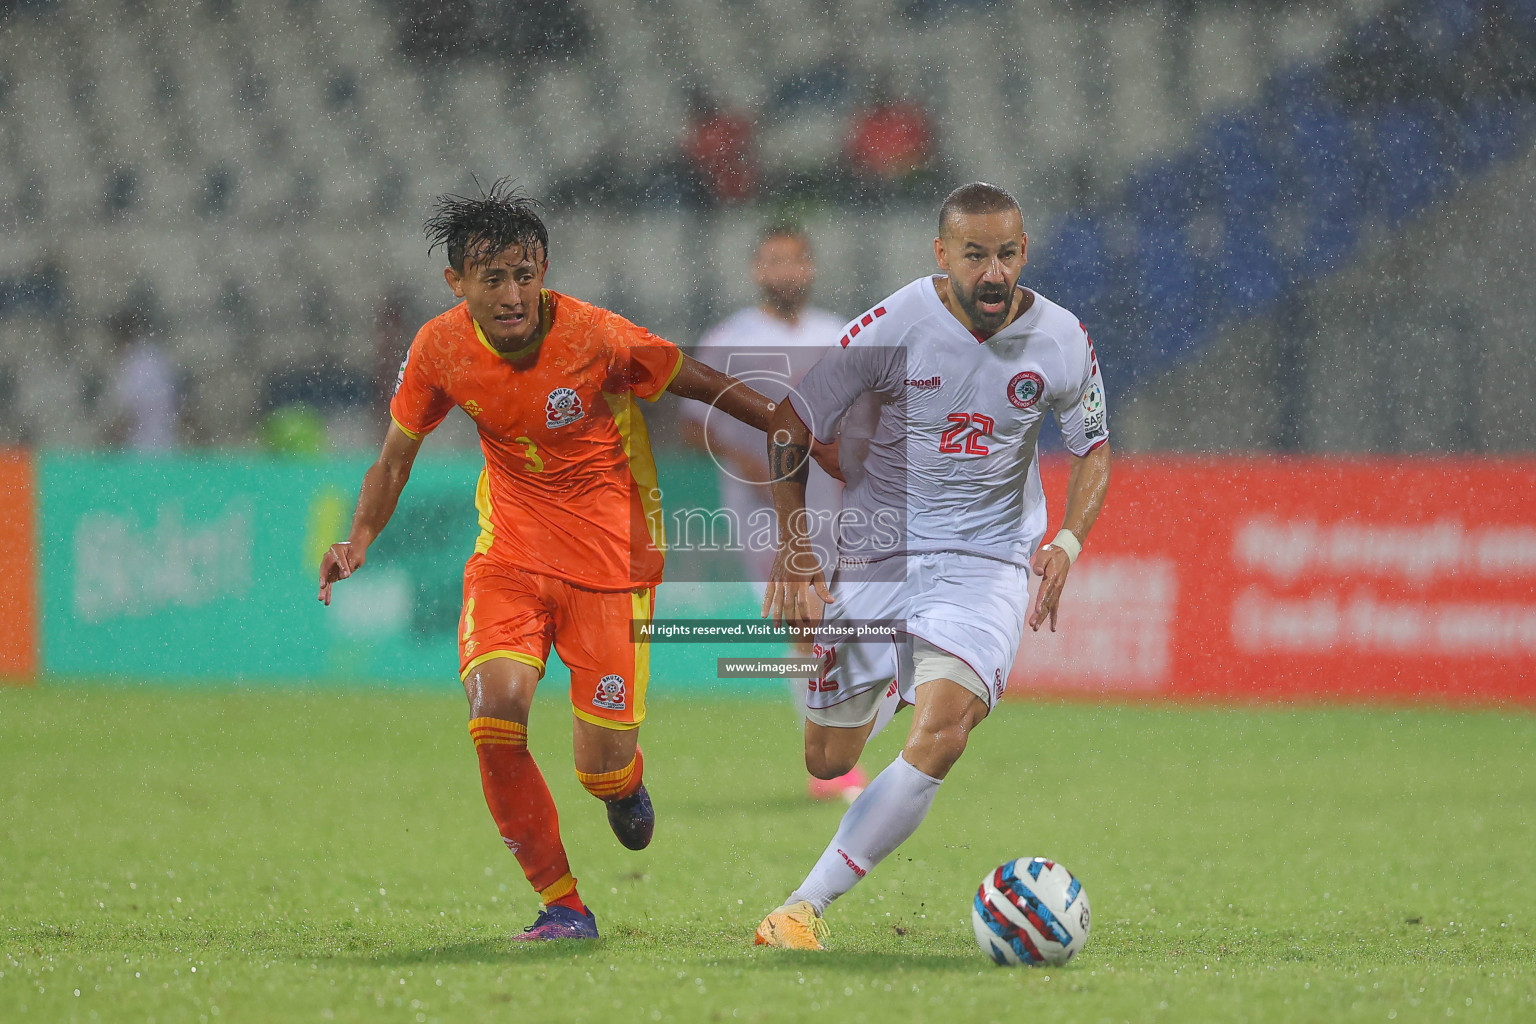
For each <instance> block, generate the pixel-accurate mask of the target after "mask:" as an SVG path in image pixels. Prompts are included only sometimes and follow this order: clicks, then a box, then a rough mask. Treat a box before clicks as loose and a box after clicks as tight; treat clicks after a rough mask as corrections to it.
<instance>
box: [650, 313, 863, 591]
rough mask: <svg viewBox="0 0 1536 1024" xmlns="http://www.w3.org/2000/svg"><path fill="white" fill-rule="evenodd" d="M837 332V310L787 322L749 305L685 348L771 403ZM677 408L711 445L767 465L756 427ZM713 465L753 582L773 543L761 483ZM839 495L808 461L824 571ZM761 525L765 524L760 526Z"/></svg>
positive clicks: (765, 566) (762, 578)
mask: <svg viewBox="0 0 1536 1024" xmlns="http://www.w3.org/2000/svg"><path fill="white" fill-rule="evenodd" d="M842 333H843V319H842V317H839V316H836V315H834V314H832V313H828V312H827V311H825V310H822V309H814V308H807V309H804V310H801V312H800V315H799V316H798V317H797V318H796V320H795V322H794V323H793V324H791V323H786V322H785V321H783V320H781V319H779V318H778V317H776V316H771V315H770V314H768V313H765V312H764V311H763V310H761V309H759V308H758V307H756V306H748V307H746V308H745V309H741V310H738V311H736V312H735V313H733V314H731V315H730V316H728V317H726V318H725V319H724V320H722V321H721V322H720V323H718V324H716V325H715V326H714V327H713V328H712V329H711V330H710V331H709V332H708V333H707V334H705V335H704V337H703V338H701V339H700V340H699V344H698V346H697V347H696V348H695V349H694V350H693V351H692V352H691V353H690V354H691V355H692V356H693V358H695V359H697V360H698V361H699V362H701V363H703V364H705V365H706V366H712V367H714V368H715V369H717V370H719V371H720V372H721V373H728V374H730V375H731V376H733V377H736V378H738V379H739V380H742V381H743V382H745V383H746V384H748V385H750V386H751V387H752V388H753V389H754V390H756V391H757V392H759V393H760V394H762V395H764V396H765V397H766V398H768V399H769V400H770V401H773V402H775V403H777V402H782V401H783V400H784V397H785V396H786V395H787V394H789V392H790V389H791V388H792V387H794V386H796V385H798V384H799V383H800V380H801V379H802V378H803V377H804V376H805V374H806V372H807V371H809V370H810V368H811V367H813V366H815V365H816V364H817V363H818V362H820V361H821V359H822V357H823V356H825V355H826V354H827V353H828V352H829V351H830V350H831V349H832V348H833V347H834V346H836V345H837V339H838V336H839V335H840V334H842ZM680 409H681V415H683V416H684V417H686V418H687V419H691V420H694V421H695V422H697V423H700V424H706V423H707V429H706V437H707V439H708V441H709V442H710V443H711V444H714V443H719V442H722V441H723V442H725V443H727V444H729V445H731V446H732V447H735V448H738V449H743V450H746V451H751V452H755V453H758V455H759V457H760V459H761V462H762V468H763V470H764V472H766V471H767V468H768V453H767V445H766V440H767V439H766V438H765V437H764V436H763V432H762V431H761V430H758V429H757V428H755V427H750V426H748V425H747V424H745V423H742V422H741V421H740V420H736V419H733V418H731V417H730V416H726V415H725V414H724V413H720V412H715V411H713V410H712V409H711V408H710V407H709V406H708V405H707V404H705V403H703V402H684V403H682V405H681V406H680ZM717 465H718V464H717ZM719 470H720V472H719V484H720V500H721V503H722V504H723V505H724V507H725V508H726V509H727V510H729V511H730V512H731V514H732V515H734V516H735V517H736V519H737V521H738V523H739V524H740V527H741V529H740V533H739V538H740V541H741V542H742V543H743V544H744V546H745V547H746V551H745V552H744V553H745V555H746V559H747V564H748V567H749V569H750V571H751V574H752V578H753V581H754V582H757V583H765V582H767V579H768V571H769V569H770V568H771V567H772V566H773V558H774V554H775V553H776V552H777V550H778V527H777V526H776V525H771V524H776V523H777V521H778V520H777V516H776V515H775V514H774V511H773V505H772V502H771V501H770V496H769V492H768V489H767V488H766V487H762V486H752V485H750V484H747V483H744V482H742V481H741V480H740V479H739V478H737V477H736V476H735V475H734V474H732V473H730V472H727V471H726V469H725V468H724V466H719ZM841 501H842V485H841V484H840V483H838V482H837V481H836V480H834V479H833V478H832V477H831V476H829V475H827V473H826V471H825V470H823V469H822V468H821V467H820V466H819V465H816V464H814V463H813V464H812V465H811V473H810V480H809V481H808V483H807V485H806V497H805V504H806V508H808V509H810V510H811V511H812V513H813V514H815V515H816V516H817V519H816V520H815V522H816V523H818V524H826V525H825V526H824V527H823V528H821V529H818V530H817V533H818V535H819V537H818V539H819V540H820V543H816V544H815V547H816V549H817V550H818V552H819V553H820V554H821V555H822V556H823V561H824V562H825V563H827V564H828V574H829V575H830V563H831V561H832V559H833V557H834V555H835V550H834V547H835V545H834V543H833V542H832V534H833V531H832V528H831V521H832V518H833V516H834V515H835V513H836V512H837V510H838V508H839V507H840V505H841ZM762 524H770V525H769V526H767V527H766V528H765V527H764V526H763V525H762Z"/></svg>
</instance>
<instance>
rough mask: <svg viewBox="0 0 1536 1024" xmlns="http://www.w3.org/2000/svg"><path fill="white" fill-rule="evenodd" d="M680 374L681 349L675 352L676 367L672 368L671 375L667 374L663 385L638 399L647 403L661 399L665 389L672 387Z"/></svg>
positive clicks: (681, 365)
mask: <svg viewBox="0 0 1536 1024" xmlns="http://www.w3.org/2000/svg"><path fill="white" fill-rule="evenodd" d="M682 372H683V350H682V349H678V350H677V365H676V366H674V367H672V372H671V373H669V374H667V379H666V381H665V383H663V384H662V385H661V387H659V388H657V389H656V390H655V391H652V392H651V393H650V394H648V395H641V396H640V397H641V398H643V399H645V400H646V401H647V402H654V401H656V400H657V399H659V398H661V396H662V395H664V394H666V393H667V388H669V387H671V386H672V382H673V381H675V380H677V375H678V374H680V373H682Z"/></svg>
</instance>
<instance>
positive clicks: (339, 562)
mask: <svg viewBox="0 0 1536 1024" xmlns="http://www.w3.org/2000/svg"><path fill="white" fill-rule="evenodd" d="M420 450H421V439H420V438H416V437H412V436H411V435H409V434H407V433H406V432H405V431H403V430H401V429H400V428H399V427H397V426H396V425H395V424H394V423H391V424H390V425H389V431H388V432H387V433H386V434H385V435H384V447H383V448H382V449H381V450H380V451H379V458H378V461H377V462H375V463H374V464H373V465H372V466H369V467H368V472H366V473H364V474H363V487H362V490H361V491H360V492H359V493H358V496H357V511H356V512H354V513H352V530H351V532H350V533H348V534H347V539H346V540H344V541H339V542H338V543H335V544H332V545H331V547H330V549H329V550H328V551H326V553H325V557H323V558H321V559H320V600H321V601H323V602H325V603H326V604H327V605H328V604H330V603H331V584H333V583H335V582H337V581H338V580H344V579H346V578H347V577H348V576H351V575H352V574H353V573H354V572H356V571H357V570H359V569H361V568H362V567H363V563H364V562H365V561H367V560H368V545H370V544H372V543H373V541H374V538H375V537H377V536H378V535H379V534H380V533H381V532H383V530H384V526H385V524H386V523H388V522H389V517H390V516H392V515H394V514H395V505H396V504H397V503H398V502H399V501H400V492H401V491H402V490H404V489H405V482H406V481H407V480H409V479H410V477H411V465H412V464H413V463H414V462H415V461H416V453H417V452H418V451H420Z"/></svg>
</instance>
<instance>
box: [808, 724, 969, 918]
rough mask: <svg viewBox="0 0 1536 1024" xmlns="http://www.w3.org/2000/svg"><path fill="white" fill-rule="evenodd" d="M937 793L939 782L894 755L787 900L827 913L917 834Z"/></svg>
mask: <svg viewBox="0 0 1536 1024" xmlns="http://www.w3.org/2000/svg"><path fill="white" fill-rule="evenodd" d="M938 791H939V780H938V779H936V778H934V777H933V776H932V775H927V774H924V773H923V772H920V771H918V770H917V769H916V768H914V767H912V766H911V765H910V764H908V763H907V759H906V758H904V757H902V756H901V755H900V754H897V755H896V760H894V761H892V762H891V763H890V765H889V767H887V768H886V769H885V771H883V772H881V773H880V774H879V775H876V776H875V778H874V780H873V781H871V782H870V784H869V786H868V787H867V788H866V789H865V790H864V792H863V793H861V794H859V798H858V799H857V800H855V801H854V802H853V806H852V807H849V808H848V811H847V813H846V814H844V815H843V821H842V824H840V825H839V826H838V827H837V835H835V836H833V837H832V843H831V845H830V846H828V847H827V849H826V852H825V853H823V854H822V855H821V859H820V860H818V861H817V862H816V866H815V867H813V868H812V869H811V873H810V874H809V875H806V876H805V881H803V882H801V883H800V888H798V889H796V890H795V891H794V893H793V894H792V895H791V896H790V897H789V899H788V900H787V902H789V903H795V902H798V901H800V900H808V901H810V903H811V905H812V906H814V907H815V908H816V911H817V913H820V912H821V911H823V910H826V909H827V907H828V905H830V904H831V902H832V901H833V900H835V899H837V898H838V897H839V896H841V895H842V894H843V893H845V892H847V891H848V890H849V889H852V888H853V887H854V886H855V885H857V884H858V882H859V879H861V878H863V877H864V876H865V875H866V874H867V873H868V872H869V870H870V869H871V868H873V867H874V866H875V865H876V864H879V863H880V862H881V861H882V860H884V859H885V858H886V857H887V856H889V855H890V854H891V852H892V851H894V850H895V849H896V847H898V846H900V845H901V844H902V843H904V842H906V840H907V837H908V836H910V835H911V834H912V833H914V832H916V831H917V826H919V825H921V824H922V823H923V819H924V818H926V817H927V816H928V808H930V807H932V806H933V798H934V795H935V794H936V793H938Z"/></svg>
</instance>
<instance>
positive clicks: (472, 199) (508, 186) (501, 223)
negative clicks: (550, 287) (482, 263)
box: [423, 178, 549, 274]
mask: <svg viewBox="0 0 1536 1024" xmlns="http://www.w3.org/2000/svg"><path fill="white" fill-rule="evenodd" d="M477 184H478V182H477ZM539 206H540V203H539V201H538V200H537V199H534V198H533V197H532V196H530V195H529V194H528V193H527V192H524V191H523V190H522V189H521V188H519V187H518V186H517V183H516V182H515V181H513V180H512V179H511V178H497V179H496V180H495V181H493V182H491V187H490V188H482V189H481V190H480V194H479V195H478V196H460V195H452V194H450V195H442V196H438V197H437V198H436V199H435V200H433V202H432V216H430V217H428V218H427V223H426V224H425V225H424V227H423V230H424V231H425V232H426V235H427V243H428V244H427V252H428V253H429V254H430V253H432V252H435V251H436V250H437V249H438V248H442V249H443V251H444V252H445V253H446V254H447V256H448V265H449V266H451V267H452V268H453V269H454V270H456V271H458V272H459V273H461V274H462V273H464V265H465V263H466V262H478V261H479V260H483V259H486V258H488V257H493V256H495V255H496V254H498V253H500V252H502V251H503V250H504V249H506V248H508V247H509V246H514V245H515V246H518V247H519V248H521V249H522V250H523V252H524V253H526V254H528V255H529V256H530V257H533V256H534V255H535V252H537V256H536V258H535V262H543V261H544V260H547V259H548V258H549V231H548V230H547V229H546V228H545V227H544V221H543V220H541V219H540V218H539V215H538V212H537V210H538V207H539Z"/></svg>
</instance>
